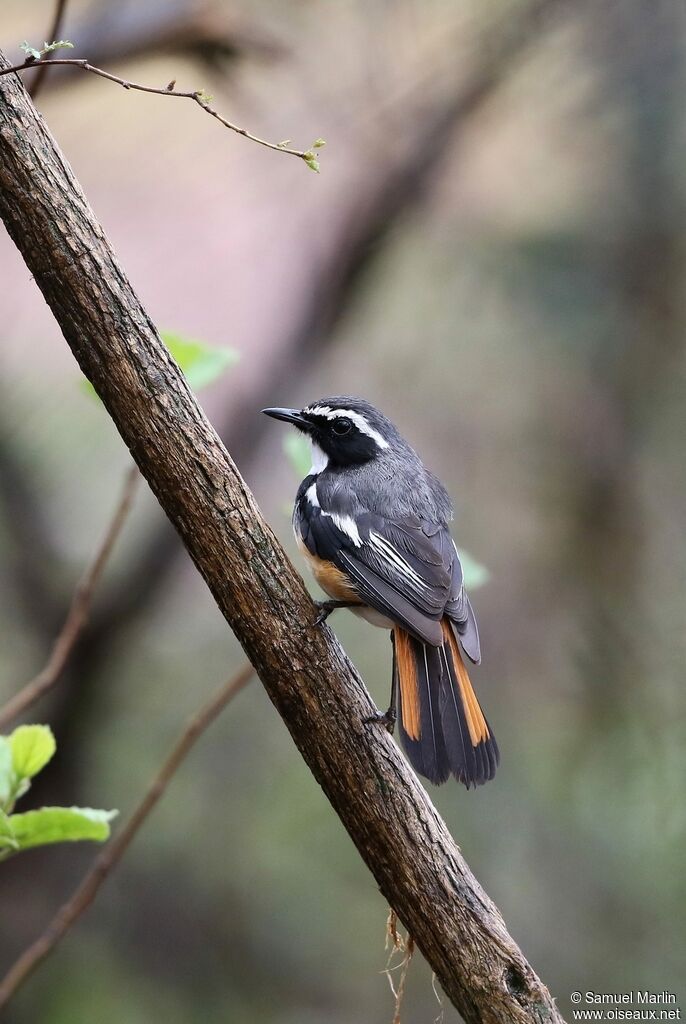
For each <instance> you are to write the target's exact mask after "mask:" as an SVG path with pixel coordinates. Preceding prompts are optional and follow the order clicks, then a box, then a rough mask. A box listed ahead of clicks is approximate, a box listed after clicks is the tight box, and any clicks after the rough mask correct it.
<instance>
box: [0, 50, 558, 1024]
mask: <svg viewBox="0 0 686 1024" xmlns="http://www.w3.org/2000/svg"><path fill="white" fill-rule="evenodd" d="M3 61H4V58H3V57H2V55H0V67H1V66H5V67H6V66H8V65H7V64H6V63H4V64H3ZM0 215H1V216H2V218H3V220H4V222H5V224H6V226H7V229H8V231H9V233H10V235H11V237H12V238H13V240H14V241H15V243H16V245H17V247H18V248H19V250H20V252H21V253H22V255H23V257H24V260H25V261H26V264H27V266H28V268H29V270H30V272H31V273H32V274H33V276H34V278H35V280H36V283H37V284H38V286H39V288H40V289H41V291H42V292H43V295H44V297H45V299H46V301H47V302H48V304H49V306H50V308H51V310H52V312H53V314H54V315H55V317H56V319H57V321H58V322H59V324H60V327H61V329H62V332H63V334H64V337H65V339H66V341H67V343H68V344H69V346H70V348H71V349H72V351H73V353H74V355H75V357H76V359H77V360H78V362H79V365H80V367H81V369H82V370H83V372H84V374H85V375H86V376H87V377H88V378H89V380H91V381H92V383H93V385H94V386H95V388H96V390H97V392H98V394H99V395H100V397H101V399H102V401H103V402H104V404H105V406H106V408H107V410H108V412H109V414H110V415H111V417H112V419H113V421H114V423H115V424H116V426H117V428H118V430H119V432H120V434H121V436H122V438H123V439H124V441H125V443H126V444H127V446H128V447H129V449H130V450H131V453H132V455H133V457H134V459H135V460H136V462H137V463H138V465H139V467H140V469H141V471H142V473H143V475H144V476H145V477H146V479H147V481H148V483H149V485H150V487H151V488H152V490H153V492H154V493H155V495H156V496H157V498H158V500H159V502H160V504H161V505H162V507H163V509H164V510H165V512H166V514H167V515H168V517H169V518H170V520H171V521H172V523H173V524H174V526H175V527H176V529H177V530H178V532H179V534H180V535H181V537H182V540H183V542H184V544H185V545H186V547H187V549H188V551H189V553H190V555H191V557H192V558H193V561H194V562H195V564H196V566H197V567H198V569H199V571H200V572H201V573H202V575H203V577H204V578H205V580H206V582H207V584H208V586H209V588H210V590H211V592H212V594H213V596H214V598H215V600H216V602H217V604H218V606H219V608H220V609H221V611H222V613H223V614H224V616H225V618H226V620H227V622H228V623H229V624H230V626H231V627H232V628H233V630H234V632H235V633H236V636H237V637H238V639H239V640H240V642H241V644H242V645H243V647H244V649H245V651H246V653H247V655H248V657H249V658H250V660H251V661H252V663H253V665H254V666H255V669H256V670H257V673H258V675H259V676H260V679H261V680H262V682H263V684H264V686H265V688H266V690H267V692H268V694H269V696H270V698H271V700H272V702H273V703H274V705H275V706H276V708H277V710H278V711H279V713H280V714H281V716H282V718H283V720H284V722H285V723H286V725H287V727H288V729H289V731H290V733H291V735H292V737H293V739H294V741H295V743H296V744H297V746H298V748H299V750H300V751H301V753H302V755H303V757H304V758H305V760H306V762H307V764H308V765H309V767H310V769H311V770H312V773H313V774H314V776H315V778H316V779H317V781H318V782H319V784H320V785H321V786H322V788H323V790H324V792H325V793H326V795H327V797H328V798H329V800H330V801H331V804H332V806H333V807H334V809H335V811H336V813H337V814H338V816H339V817H340V819H341V821H342V822H343V824H344V826H345V827H346V829H347V831H348V832H349V834H350V836H351V838H352V839H353V841H354V843H355V844H356V846H357V848H358V850H359V852H360V854H361V856H362V857H363V859H364V860H365V862H366V863H367V865H368V866H369V868H370V870H371V871H372V873H373V875H374V877H375V879H376V881H377V883H378V885H379V887H380V889H381V891H382V893H383V894H384V896H385V897H386V898H387V900H388V902H389V903H390V904H391V906H392V907H393V908H394V909H395V910H396V911H397V913H398V915H399V917H400V919H401V920H402V921H403V923H404V924H405V926H406V927H407V928H408V929H409V931H410V932H411V933H412V935H413V936H414V938H415V941H416V943H417V945H418V946H419V948H420V949H421V951H422V952H423V954H424V956H425V957H426V959H427V960H428V962H429V963H430V964H431V966H432V967H433V969H434V971H435V972H436V975H437V977H438V980H439V981H440V983H441V985H442V986H443V988H444V990H445V992H446V994H447V995H448V997H449V998H450V999H451V1000H452V1002H453V1003H454V1004H455V1006H456V1007H457V1008H458V1009H459V1011H460V1012H461V1013H462V1015H463V1017H464V1018H465V1020H466V1021H467V1022H468V1024H471V1022H477V1021H478V1022H496V1021H497V1022H504V1021H511V1022H524V1021H536V1022H543V1021H546V1022H548V1021H556V1022H557V1021H560V1020H561V1019H562V1018H561V1017H560V1015H559V1013H558V1011H557V1008H556V1006H555V1004H554V1001H553V999H552V998H551V996H550V994H549V992H548V990H547V989H546V988H545V986H544V985H543V984H542V982H541V981H540V980H539V979H538V977H537V976H536V974H535V973H534V971H533V969H532V968H531V966H530V965H529V964H528V963H527V961H526V959H525V958H524V956H523V954H522V953H521V951H520V950H519V948H518V947H517V945H516V944H515V943H514V941H513V940H512V938H511V937H510V936H509V934H508V932H507V929H506V927H505V924H504V922H503V919H502V917H501V915H500V913H499V911H498V910H497V908H496V907H495V906H494V904H493V903H492V901H491V900H490V898H489V897H488V895H487V894H486V893H485V892H484V890H483V889H482V888H481V886H480V885H479V883H478V882H477V881H476V879H475V878H474V876H473V875H472V873H471V872H470V870H469V868H468V866H467V864H466V863H465V861H464V859H463V858H462V856H461V854H460V851H459V850H458V848H457V846H456V845H455V843H454V841H453V839H452V838H451V836H450V834H449V832H448V830H447V828H446V826H445V824H444V823H443V821H442V820H441V818H440V817H439V816H438V814H437V813H436V811H435V809H434V808H433V806H432V804H431V802H430V801H429V799H428V797H427V795H426V793H425V792H424V790H423V789H422V787H421V786H420V785H419V783H418V782H417V780H416V778H415V777H414V775H413V773H412V772H411V770H410V769H409V767H408V766H407V763H406V762H405V760H404V758H403V757H402V755H401V754H400V752H399V750H398V748H397V747H396V745H395V743H394V742H393V740H392V739H391V738H390V736H388V734H387V733H386V732H384V731H383V730H382V729H379V728H376V727H373V726H367V725H365V724H364V720H365V719H366V718H367V717H368V716H369V715H370V714H372V713H373V712H374V710H375V708H374V705H373V704H372V701H371V699H370V697H369V695H368V693H367V691H366V689H365V687H364V684H363V683H362V680H361V679H360V677H359V675H358V674H357V673H356V671H355V670H354V668H353V667H352V666H351V665H350V663H349V661H348V660H347V658H346V657H345V654H344V653H343V651H342V650H341V648H340V646H339V645H338V643H337V642H336V640H335V639H334V638H333V636H332V634H331V633H330V631H329V630H328V629H326V628H319V627H315V626H314V618H315V614H314V607H313V604H312V602H311V600H310V598H309V596H308V594H307V591H306V590H305V587H304V585H303V582H302V580H301V579H300V577H299V576H298V575H297V573H296V572H295V571H294V570H293V567H292V566H291V564H290V562H289V561H288V559H287V557H286V556H285V554H284V552H283V551H282V549H281V547H280V546H279V544H278V542H277V541H276V540H275V538H274V536H273V534H272V532H271V530H270V529H269V527H268V525H267V524H266V523H265V521H264V519H263V518H262V515H261V513H260V511H259V509H258V507H257V505H256V504H255V501H254V499H253V497H252V495H251V494H250V492H249V490H248V489H247V488H246V486H245V484H244V482H243V481H242V479H241V478H240V476H239V474H238V472H237V470H236V467H235V466H234V464H233V462H232V460H231V458H230V456H229V455H228V453H227V452H226V450H225V448H224V447H223V445H222V443H221V441H220V440H219V438H218V436H217V434H216V433H215V431H214V429H213V428H212V426H211V424H210V423H209V422H208V420H207V419H206V418H205V416H204V415H203V413H202V411H201V409H200V408H199V406H198V404H197V402H196V400H195V398H194V396H193V395H192V393H191V392H190V390H189V388H188V386H187V384H186V382H185V379H184V378H183V376H182V375H181V373H180V371H179V369H178V367H177V366H176V364H175V363H174V362H173V360H172V359H171V357H170V355H169V353H168V352H167V350H166V348H165V347H164V345H163V344H162V342H161V341H160V338H159V336H158V334H157V332H156V330H155V327H154V325H153V323H152V322H151V320H150V318H149V317H148V315H147V313H146V312H145V310H144V309H143V307H142V306H141V303H140V302H139V300H138V298H137V296H136V294H135V293H134V291H133V289H132V288H131V285H130V284H129V282H128V280H127V278H126V276H125V274H124V272H123V270H122V269H121V267H120V266H119V264H118V263H117V260H116V257H115V255H114V252H113V251H112V248H111V246H110V245H109V243H108V241H107V239H106V237H105V235H104V233H103V231H102V228H101V227H100V225H99V224H98V222H97V221H96V219H95V217H94V215H93V212H92V211H91V209H90V207H89V206H88V203H87V201H86V199H85V197H84V195H83V193H82V191H81V189H80V187H79V185H78V183H77V182H76V180H75V178H74V175H73V173H72V171H71V168H70V167H69V165H68V164H67V162H66V160H65V159H64V157H63V156H62V154H61V153H60V151H59V149H58V147H57V145H56V143H55V142H54V140H53V139H52V137H51V135H50V133H49V132H48V131H47V129H46V127H45V125H44V123H43V121H42V119H41V117H40V115H39V114H38V113H37V112H36V110H35V108H34V107H33V105H32V104H31V102H30V100H29V98H28V96H27V94H26V92H25V90H24V88H23V85H22V84H21V82H20V81H19V80H18V79H17V78H16V77H15V76H14V75H8V76H5V77H4V78H0ZM255 415H258V412H257V410H256V412H255Z"/></svg>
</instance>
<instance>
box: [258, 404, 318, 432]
mask: <svg viewBox="0 0 686 1024" xmlns="http://www.w3.org/2000/svg"><path fill="white" fill-rule="evenodd" d="M262 412H263V413H264V414H265V416H271V417H272V419H275V420H284V422H285V423H292V424H293V425H294V426H295V427H299V428H300V430H310V429H311V427H312V424H311V423H310V422H309V420H306V419H305V417H304V416H303V414H302V413H301V411H300V409H263V410H262Z"/></svg>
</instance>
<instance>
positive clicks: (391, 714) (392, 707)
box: [364, 630, 398, 736]
mask: <svg viewBox="0 0 686 1024" xmlns="http://www.w3.org/2000/svg"><path fill="white" fill-rule="evenodd" d="M391 645H392V647H393V666H394V671H393V678H392V680H391V701H390V704H389V705H388V710H387V711H377V713H376V714H375V715H371V716H370V717H369V718H365V720H364V724H365V725H369V724H370V723H374V724H376V725H383V726H385V727H386V729H387V730H388V732H390V734H391V736H392V735H393V730H394V729H395V722H396V719H397V717H398V712H397V710H396V700H397V692H398V691H397V686H396V672H395V637H394V635H393V631H392V630H391Z"/></svg>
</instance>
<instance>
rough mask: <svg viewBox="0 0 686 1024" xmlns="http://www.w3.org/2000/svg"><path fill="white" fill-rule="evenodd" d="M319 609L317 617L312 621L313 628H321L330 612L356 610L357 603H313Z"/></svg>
mask: <svg viewBox="0 0 686 1024" xmlns="http://www.w3.org/2000/svg"><path fill="white" fill-rule="evenodd" d="M314 603H315V604H316V606H317V608H319V615H318V616H317V618H316V619H315V620H314V624H315V626H321V624H322V622H326V620H327V619H328V617H329V615H331V612H335V611H336V609H337V608H356V607H357V606H358V605H359V604H360V602H359V601H315V602H314Z"/></svg>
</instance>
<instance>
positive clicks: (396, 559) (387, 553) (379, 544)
mask: <svg viewBox="0 0 686 1024" xmlns="http://www.w3.org/2000/svg"><path fill="white" fill-rule="evenodd" d="M369 543H370V544H371V546H372V547H373V548H374V550H375V551H376V552H377V553H378V554H380V555H381V556H382V557H383V559H384V560H385V561H386V562H388V563H389V565H390V566H392V568H393V569H395V570H396V572H399V573H400V575H401V576H402V577H403V578H404V579H405V580H407V582H408V583H410V584H411V585H412V586H414V587H419V588H420V590H424V591H430V590H431V587H430V586H429V585H428V584H427V583H426V582H425V580H423V579H422V577H421V576H420V575H419V573H417V572H415V570H414V569H413V568H412V566H411V565H410V564H409V562H406V561H405V559H404V558H403V557H402V555H400V554H399V553H398V552H397V551H396V549H395V548H394V547H393V545H392V544H389V543H388V541H387V540H386V539H385V538H384V537H382V536H381V535H380V534H378V533H375V531H374V530H372V531H371V532H370V534H369Z"/></svg>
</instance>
